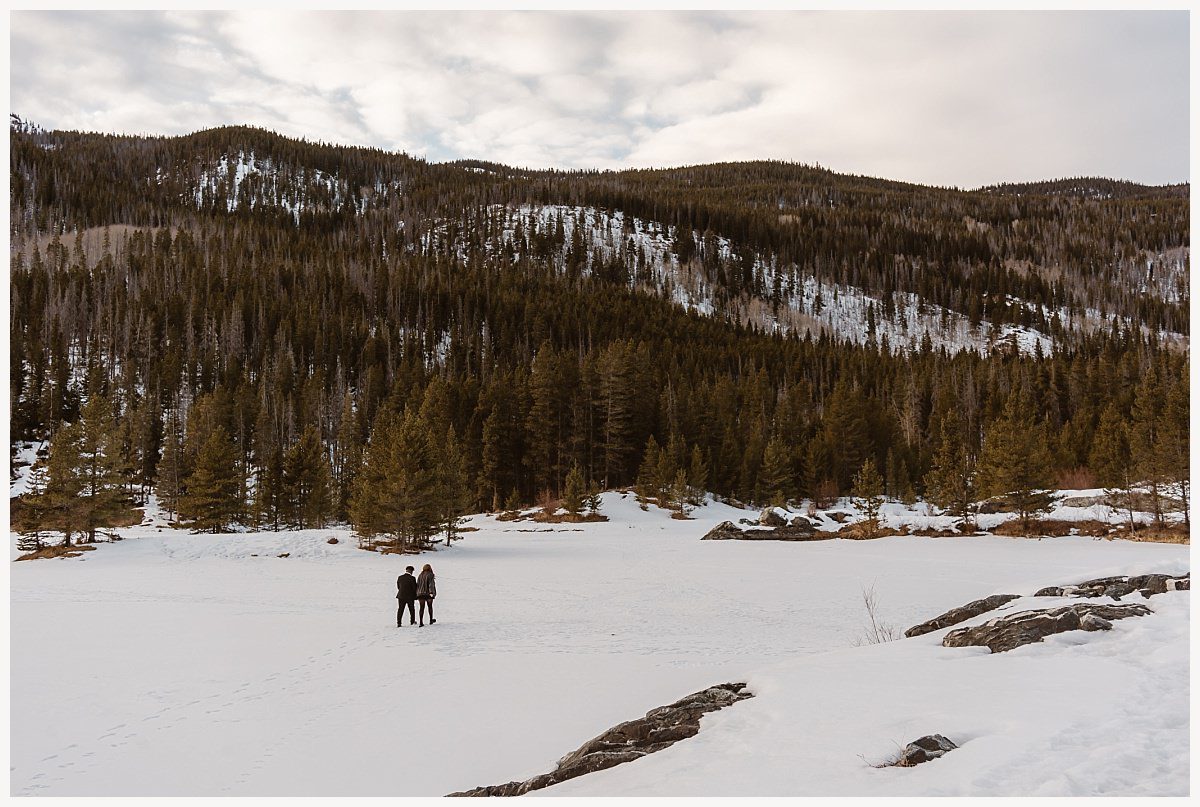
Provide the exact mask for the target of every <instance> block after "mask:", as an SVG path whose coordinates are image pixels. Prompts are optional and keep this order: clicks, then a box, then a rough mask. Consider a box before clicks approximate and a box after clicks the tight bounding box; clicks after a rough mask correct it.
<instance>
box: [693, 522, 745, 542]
mask: <svg viewBox="0 0 1200 807" xmlns="http://www.w3.org/2000/svg"><path fill="white" fill-rule="evenodd" d="M743 532H745V530H743V529H742V528H741V527H739V526H738V525H737V524H734V523H733V522H732V521H722V522H721V523H720V524H718V525H717V526H715V527H713V528H712V529H711V530H709V531H708V532H707V533H706V534H705V535H704V537H703V538H701V539H700V540H701V541H729V540H733V539H736V538H741V537H742V533H743Z"/></svg>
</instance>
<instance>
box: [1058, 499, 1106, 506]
mask: <svg viewBox="0 0 1200 807" xmlns="http://www.w3.org/2000/svg"><path fill="white" fill-rule="evenodd" d="M1059 504H1061V505H1062V506H1063V507H1092V506H1093V505H1097V504H1108V497H1107V496H1064V497H1063V499H1062V500H1061V501H1060V502H1059Z"/></svg>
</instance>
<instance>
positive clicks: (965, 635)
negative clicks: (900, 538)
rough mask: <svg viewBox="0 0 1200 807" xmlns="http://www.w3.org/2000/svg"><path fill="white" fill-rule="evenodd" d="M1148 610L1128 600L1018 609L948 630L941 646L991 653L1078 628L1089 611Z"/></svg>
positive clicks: (1115, 615)
mask: <svg viewBox="0 0 1200 807" xmlns="http://www.w3.org/2000/svg"><path fill="white" fill-rule="evenodd" d="M1150 613H1153V612H1152V611H1151V610H1150V609H1149V608H1147V607H1146V606H1144V605H1137V604H1132V603H1131V604H1121V605H1103V604H1092V603H1079V604H1077V605H1066V606H1063V607H1061V608H1049V609H1041V610H1035V611H1022V612H1020V613H1017V614H1011V615H1009V616H1003V617H998V618H997V619H991V620H988V621H987V622H985V623H983V624H982V625H975V626H972V627H966V628H958V629H956V630H952V631H950V632H949V633H947V634H946V636H945V637H944V638H943V639H942V645H943V646H945V647H987V648H988V649H989V650H991V651H992V652H993V653H1003V652H1005V651H1007V650H1012V649H1014V648H1017V647H1021V646H1022V645H1027V644H1033V643H1034V642H1040V641H1041V640H1042V639H1044V638H1045V637H1047V636H1052V635H1053V634H1055V633H1065V632H1066V631H1070V630H1080V629H1081V628H1082V627H1083V625H1082V622H1083V619H1084V617H1086V616H1089V615H1094V616H1097V617H1100V618H1101V619H1103V620H1109V621H1111V620H1115V619H1124V618H1125V617H1130V616H1145V615H1146V614H1150ZM1092 624H1096V623H1095V622H1093V623H1092ZM1092 629H1093V630H1094V629H1095V628H1092Z"/></svg>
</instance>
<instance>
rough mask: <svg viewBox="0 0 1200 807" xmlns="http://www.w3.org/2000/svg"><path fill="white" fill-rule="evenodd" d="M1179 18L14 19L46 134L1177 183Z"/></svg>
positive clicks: (403, 14)
mask: <svg viewBox="0 0 1200 807" xmlns="http://www.w3.org/2000/svg"><path fill="white" fill-rule="evenodd" d="M1188 24H1189V19H1188V12H1186V11H1166V12H1161V11H1159V12H1131V11H1124V12H1082V11H1065V12H978V11H974V12H900V13H891V12H882V11H866V12H818V11H803V12H801V11H773V12H754V13H748V12H665V11H664V12H568V11H549V12H545V11H542V12H511V11H504V12H499V11H497V12H484V11H472V12H453V13H447V12H413V11H372V12H366V11H364V12H319V11H300V12H290V11H282V10H272V11H247V12H207V11H204V12H201V11H190V12H185V11H165V12H142V11H139V12H80V11H74V12H67V11H56V12H42V11H26V12H13V13H12V14H11V16H10V60H11V61H10V82H11V86H10V92H11V95H10V111H12V112H15V113H17V114H19V115H21V116H22V117H23V118H25V119H26V120H28V121H32V122H34V123H37V124H39V125H41V126H42V127H44V128H48V129H80V130H89V131H105V132H121V133H134V134H185V133H188V132H192V131H196V130H198V129H205V128H209V127H213V126H221V125H227V124H250V125H255V126H261V127H264V128H268V129H272V130H274V131H278V132H280V133H282V134H285V135H289V136H295V137H306V138H308V139H309V140H323V141H326V142H334V143H344V144H352V145H367V146H377V147H380V148H384V149H388V150H397V151H405V152H408V153H409V154H413V155H416V156H421V157H425V158H427V159H430V160H434V161H446V160H455V159H468V158H469V159H481V160H489V161H494V162H500V163H505V164H508V165H517V166H525V167H537V168H544V167H556V168H620V167H662V166H675V165H688V164H695V163H707V162H722V161H730V160H752V159H782V160H792V161H796V162H803V163H809V164H819V165H822V166H824V167H826V168H830V169H832V170H835V171H839V172H843V173H852V174H864V175H869V176H879V177H887V178H890V179H900V180H905V181H910V182H920V183H924V184H933V185H952V186H957V187H964V188H969V187H977V186H980V185H984V184H990V183H994V182H1003V181H1025V180H1035V179H1054V178H1060V177H1071V176H1107V177H1115V178H1121V179H1130V180H1134V181H1138V182H1144V183H1149V184H1164V183H1173V182H1182V181H1187V179H1188V177H1189V163H1188V150H1189V140H1188V134H1189V130H1188V125H1189V106H1188V104H1189V85H1188V79H1189V76H1188V70H1189V63H1188V58H1189V51H1188Z"/></svg>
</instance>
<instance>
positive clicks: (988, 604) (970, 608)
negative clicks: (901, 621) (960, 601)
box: [904, 594, 1020, 638]
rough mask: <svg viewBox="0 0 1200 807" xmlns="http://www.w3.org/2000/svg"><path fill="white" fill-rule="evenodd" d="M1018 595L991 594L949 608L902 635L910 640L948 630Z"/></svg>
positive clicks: (992, 609)
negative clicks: (957, 606)
mask: <svg viewBox="0 0 1200 807" xmlns="http://www.w3.org/2000/svg"><path fill="white" fill-rule="evenodd" d="M1019 596H1020V595H1019V594H993V595H992V596H990V597H984V598H983V599H982V600H975V601H974V602H969V603H967V604H966V605H963V606H961V607H959V608H951V609H950V610H949V611H947V612H946V613H944V614H941V615H939V616H935V617H934V618H933V619H931V620H929V621H928V622H922V623H921V624H920V625H913V626H912V627H911V628H909V629H908V630H906V631H904V635H905V636H907V637H909V638H912V637H913V636H924V635H925V634H926V633H932V632H933V631H935V630H941V629H942V628H948V627H950V626H951V625H957V624H958V623H959V622H965V621H966V620H968V619H971V618H972V617H976V616H979V615H980V614H986V613H987V612H988V611H994V610H996V609H997V608H999V607H1000V606H1001V605H1004V603H1006V602H1009V601H1010V600H1015V599H1017V597H1019Z"/></svg>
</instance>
